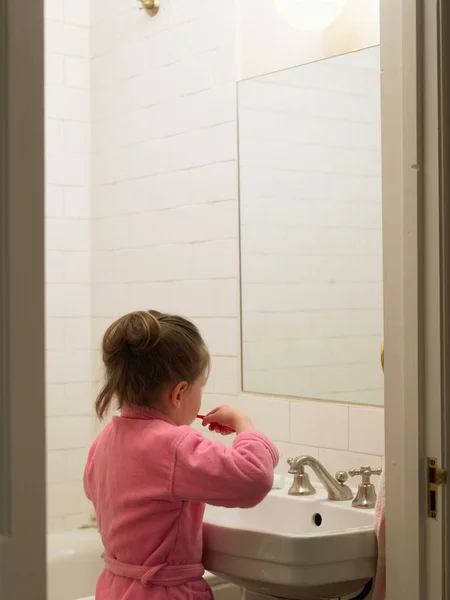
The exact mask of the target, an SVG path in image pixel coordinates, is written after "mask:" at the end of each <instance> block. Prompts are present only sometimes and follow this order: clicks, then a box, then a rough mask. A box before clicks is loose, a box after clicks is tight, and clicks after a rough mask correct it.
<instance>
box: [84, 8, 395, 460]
mask: <svg viewBox="0 0 450 600" xmlns="http://www.w3.org/2000/svg"><path fill="white" fill-rule="evenodd" d="M107 4H108V10H105V2H104V1H102V0H93V1H92V2H91V7H92V21H93V23H92V38H91V42H92V55H93V62H92V151H93V162H92V164H93V174H92V176H93V188H92V215H93V227H92V282H93V283H92V316H93V332H94V333H93V336H94V337H93V339H94V345H96V346H98V345H99V343H100V336H101V333H102V332H103V331H104V329H105V327H106V326H107V325H108V324H109V323H110V322H111V320H112V319H113V318H115V317H117V316H119V315H120V314H122V313H124V312H125V311H128V310H133V309H137V308H156V309H159V310H163V311H174V312H179V313H182V314H184V315H185V316H187V317H191V318H193V319H195V321H196V322H197V323H198V325H199V326H200V328H201V329H202V331H203V333H204V334H205V337H206V339H207V341H208V343H209V346H210V349H211V352H212V355H213V369H212V374H211V379H210V382H209V383H208V388H207V393H206V395H205V400H204V404H205V410H207V409H208V408H211V407H213V406H214V405H217V404H219V403H223V402H230V403H232V404H235V405H237V406H239V407H241V408H243V409H244V410H246V411H248V413H249V414H250V415H251V417H252V418H253V419H254V421H255V424H256V425H257V426H259V427H261V429H263V430H264V431H265V432H267V433H268V434H269V435H270V436H271V437H272V438H273V439H274V440H276V442H277V443H278V445H279V447H280V450H281V451H282V468H283V469H285V468H286V467H285V459H286V458H287V456H288V455H290V454H299V453H303V452H308V453H310V454H312V455H314V456H318V457H319V458H320V459H321V460H322V461H323V462H324V463H325V465H326V466H327V467H328V468H330V469H331V470H334V471H335V470H337V469H338V468H339V469H342V468H344V469H348V468H351V467H356V466H361V463H368V464H371V465H372V466H377V465H380V464H381V455H382V454H383V451H384V450H383V448H384V444H383V425H384V424H383V410H382V409H373V408H363V407H357V406H349V405H343V404H332V403H324V402H311V401H302V400H292V401H289V400H282V399H277V398H271V397H265V396H257V395H250V394H242V393H241V392H240V389H241V383H240V356H239V354H240V350H239V317H238V315H239V293H238V290H239V281H238V205H237V135H236V131H237V127H236V96H235V94H236V89H235V81H236V77H237V61H236V47H235V32H236V18H237V16H236V12H235V10H234V6H235V5H234V4H233V3H231V2H226V3H225V2H223V1H222V0H197V1H196V2H195V3H187V2H186V1H185V0H165V2H163V3H162V10H161V13H160V15H158V17H157V18H155V19H150V18H149V17H147V16H146V15H145V14H144V13H143V12H140V11H138V10H137V9H136V3H135V0H121V1H120V2H119V0H116V1H113V2H109V3H107ZM98 356H99V355H98V354H97V358H98ZM98 367H99V364H98V363H97V364H96V369H98Z"/></svg>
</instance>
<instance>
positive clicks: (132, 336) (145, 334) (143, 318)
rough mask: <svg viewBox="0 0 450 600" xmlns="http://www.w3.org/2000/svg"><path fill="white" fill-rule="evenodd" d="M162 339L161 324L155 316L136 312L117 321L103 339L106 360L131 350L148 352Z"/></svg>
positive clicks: (144, 312)
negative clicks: (125, 350) (123, 351)
mask: <svg viewBox="0 0 450 600" xmlns="http://www.w3.org/2000/svg"><path fill="white" fill-rule="evenodd" d="M160 338H161V324H160V322H159V320H158V318H157V316H156V315H155V314H153V313H152V312H149V311H145V310H143V311H136V312H132V313H129V314H128V315H125V316H124V317H121V318H120V319H118V320H117V321H115V322H114V323H113V324H112V325H111V326H110V327H109V329H108V330H107V331H106V333H105V336H104V338H103V354H104V358H106V357H108V356H109V357H112V356H113V355H115V354H116V353H117V352H119V351H121V350H124V349H125V348H129V349H130V350H132V351H133V352H148V351H150V350H151V349H152V348H154V347H155V346H156V344H157V343H158V342H159V340H160Z"/></svg>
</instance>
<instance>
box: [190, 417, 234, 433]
mask: <svg viewBox="0 0 450 600" xmlns="http://www.w3.org/2000/svg"><path fill="white" fill-rule="evenodd" d="M205 416H206V415H197V419H200V420H201V421H203V419H204V418H205ZM211 425H217V426H218V427H220V428H221V429H222V431H227V432H228V433H236V431H235V430H234V429H232V428H231V427H228V426H227V425H221V424H220V423H211Z"/></svg>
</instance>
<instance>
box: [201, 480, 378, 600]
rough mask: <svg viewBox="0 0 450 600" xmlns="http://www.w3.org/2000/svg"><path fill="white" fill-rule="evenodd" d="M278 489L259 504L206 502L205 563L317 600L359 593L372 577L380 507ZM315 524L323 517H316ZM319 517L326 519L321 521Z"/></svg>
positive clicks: (258, 586) (270, 589) (245, 580)
mask: <svg viewBox="0 0 450 600" xmlns="http://www.w3.org/2000/svg"><path fill="white" fill-rule="evenodd" d="M287 491H288V488H285V489H283V490H277V491H272V492H271V493H270V494H269V496H268V497H267V498H266V499H265V500H264V502H262V504H260V505H259V506H257V507H256V508H252V509H248V510H244V509H226V508H215V507H207V509H206V514H205V527H204V559H203V561H204V565H205V568H206V569H207V570H208V571H211V572H213V573H215V574H216V575H218V576H220V577H221V578H222V579H225V580H228V581H230V582H232V583H236V584H237V585H239V586H241V587H243V588H245V589H248V590H251V591H253V592H257V593H259V594H266V595H268V596H274V597H277V598H289V599H293V600H312V599H319V598H336V597H337V596H345V595H347V594H352V593H353V592H359V591H360V590H361V589H362V588H363V587H364V585H365V584H366V583H367V582H368V581H369V580H370V579H371V578H372V577H373V576H374V572H375V563H376V554H377V547H376V539H375V534H374V531H373V519H374V512H373V511H371V510H369V511H368V510H362V509H356V508H353V507H352V506H351V502H330V501H329V500H328V499H327V497H326V494H325V491H324V490H323V489H322V488H321V487H320V486H317V494H316V495H315V496H310V497H302V498H299V497H293V496H288V493H287ZM316 523H317V524H316ZM319 523H320V524H319Z"/></svg>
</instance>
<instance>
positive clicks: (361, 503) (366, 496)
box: [348, 467, 382, 508]
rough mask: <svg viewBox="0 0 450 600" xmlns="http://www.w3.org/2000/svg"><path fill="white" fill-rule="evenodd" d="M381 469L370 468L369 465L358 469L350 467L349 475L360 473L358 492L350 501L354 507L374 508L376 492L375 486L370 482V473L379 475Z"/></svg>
mask: <svg viewBox="0 0 450 600" xmlns="http://www.w3.org/2000/svg"><path fill="white" fill-rule="evenodd" d="M381 473H382V469H380V468H377V469H372V468H371V467H361V468H360V469H350V471H349V472H348V474H349V475H350V477H356V476H358V475H361V477H362V482H361V483H360V484H359V486H358V492H357V494H356V496H355V499H354V500H353V502H352V506H354V507H355V508H375V504H376V501H377V493H376V491H375V486H374V485H373V484H372V483H371V481H370V478H371V476H372V475H381Z"/></svg>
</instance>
